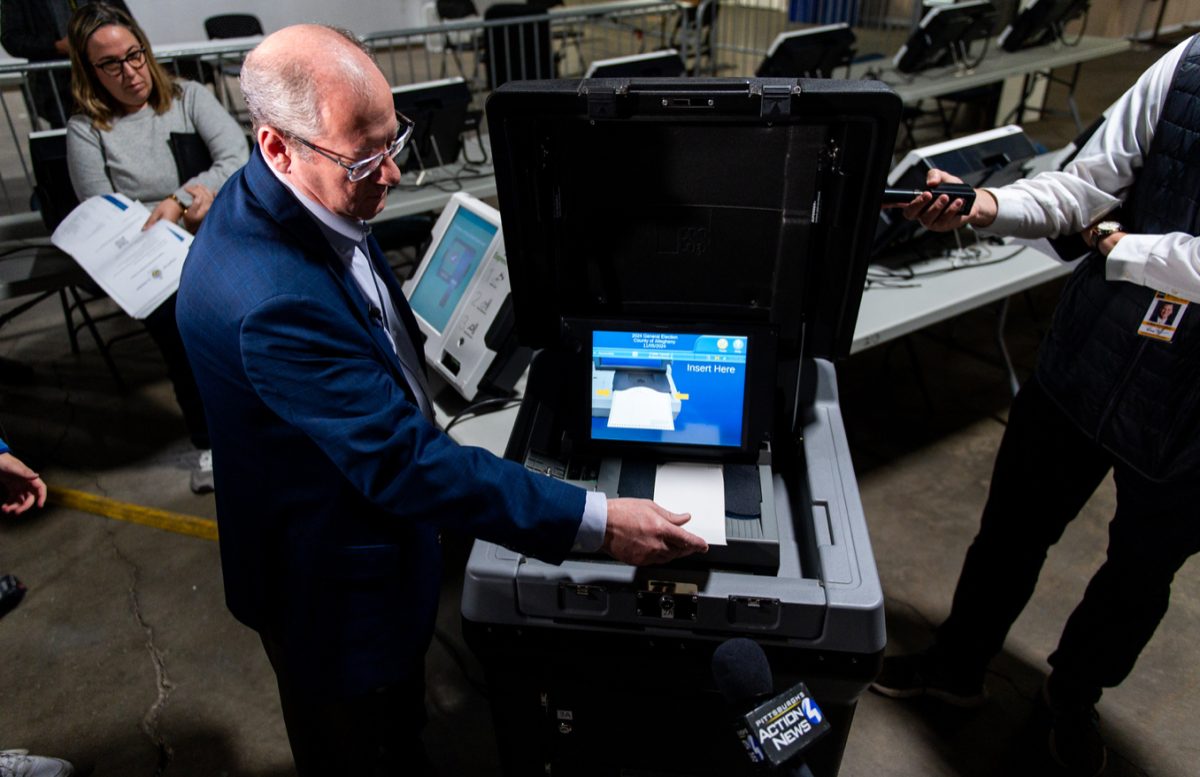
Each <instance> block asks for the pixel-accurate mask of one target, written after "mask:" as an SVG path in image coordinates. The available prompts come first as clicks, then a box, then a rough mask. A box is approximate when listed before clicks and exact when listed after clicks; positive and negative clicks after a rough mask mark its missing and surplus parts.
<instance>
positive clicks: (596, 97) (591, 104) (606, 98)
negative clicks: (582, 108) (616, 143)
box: [584, 86, 617, 120]
mask: <svg viewBox="0 0 1200 777" xmlns="http://www.w3.org/2000/svg"><path fill="white" fill-rule="evenodd" d="M584 92H585V94H586V95H587V115H588V118H589V119H593V120H594V119H612V118H615V117H616V115H617V92H616V90H615V89H597V88H595V87H592V86H588V87H585V88H584Z"/></svg>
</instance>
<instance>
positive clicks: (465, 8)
mask: <svg viewBox="0 0 1200 777" xmlns="http://www.w3.org/2000/svg"><path fill="white" fill-rule="evenodd" d="M437 14H438V18H439V19H441V20H442V21H446V22H449V21H453V20H455V19H465V18H466V17H468V16H478V15H479V11H477V10H475V3H473V2H472V1H471V0H437Z"/></svg>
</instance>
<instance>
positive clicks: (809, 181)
mask: <svg viewBox="0 0 1200 777" xmlns="http://www.w3.org/2000/svg"><path fill="white" fill-rule="evenodd" d="M900 108H901V102H900V99H899V98H898V97H897V96H896V94H895V93H894V92H892V91H891V89H890V88H888V87H887V86H886V85H884V84H882V83H879V82H877V81H862V82H858V81H832V80H804V79H801V80H796V79H745V78H740V79H670V80H667V79H662V80H645V81H638V80H634V81H630V80H627V79H593V80H587V81H577V80H576V81H537V82H510V83H507V84H504V86H503V87H501V88H500V89H498V90H497V91H495V92H494V93H493V94H492V96H491V98H490V99H489V100H488V103H487V115H488V127H489V132H490V134H491V142H492V152H493V159H494V162H495V169H496V184H497V189H498V193H499V200H500V213H501V218H502V221H503V225H504V238H505V248H506V252H507V255H508V263H509V268H510V273H511V280H512V291H513V303H514V311H515V314H516V319H517V326H518V337H519V339H520V340H521V342H522V344H524V345H528V346H530V347H533V348H543V347H548V346H553V345H555V344H556V343H557V342H558V338H559V336H560V331H561V330H562V327H563V323H564V321H566V320H569V319H622V320H627V321H647V322H656V323H671V322H689V323H692V324H697V323H709V322H711V323H728V324H737V323H745V324H751V325H760V326H769V327H770V328H771V329H772V330H774V332H775V333H776V335H777V336H778V342H779V349H780V353H779V355H780V356H781V357H784V356H788V355H798V354H800V353H801V350H803V353H804V354H806V355H810V356H819V357H824V358H836V357H840V356H844V355H845V354H847V353H848V352H849V349H850V342H851V339H852V337H853V333H854V325H855V320H856V318H857V316H858V307H859V302H860V301H861V297H862V289H863V281H864V278H865V275H866V269H867V262H868V252H869V249H870V245H871V238H872V236H873V234H874V231H875V226H876V222H877V221H878V213H879V205H880V198H881V194H882V190H883V187H884V181H885V177H886V175H887V172H888V168H889V166H890V163H891V153H892V148H893V145H894V142H895V135H896V127H897V123H898V121H899V116H900Z"/></svg>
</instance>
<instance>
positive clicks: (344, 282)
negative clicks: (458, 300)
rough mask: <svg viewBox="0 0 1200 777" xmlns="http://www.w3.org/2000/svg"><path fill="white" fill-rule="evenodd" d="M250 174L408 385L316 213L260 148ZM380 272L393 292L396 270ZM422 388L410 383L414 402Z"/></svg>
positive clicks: (258, 192) (273, 213) (267, 205)
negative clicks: (273, 168) (282, 179)
mask: <svg viewBox="0 0 1200 777" xmlns="http://www.w3.org/2000/svg"><path fill="white" fill-rule="evenodd" d="M246 176H247V178H248V180H249V183H250V186H251V190H252V191H253V192H254V194H255V196H256V197H257V198H258V200H259V202H260V203H261V204H262V206H263V208H264V209H265V211H266V212H267V213H268V214H269V215H270V217H271V218H272V219H274V220H275V221H276V222H277V223H278V224H279V226H280V228H281V229H282V230H283V232H284V234H287V235H290V236H292V237H293V238H295V241H296V242H297V243H299V244H300V245H301V246H303V249H302V253H303V255H304V256H305V257H306V258H307V257H312V258H313V260H314V261H320V262H322V263H323V264H324V265H325V268H326V269H327V270H328V272H329V274H330V275H332V276H333V278H334V280H335V281H336V282H337V285H338V286H339V287H340V289H341V292H342V295H343V299H344V302H345V303H346V307H347V309H348V310H349V311H350V313H351V315H353V316H354V319H355V321H356V322H357V323H358V324H359V325H360V326H361V327H362V328H363V330H364V331H365V332H366V333H367V336H368V337H370V338H371V340H372V341H373V342H374V343H375V347H376V349H378V351H379V352H380V355H381V356H382V358H383V360H384V363H385V364H387V365H388V367H389V369H390V370H391V371H392V373H393V375H394V377H395V378H396V379H397V380H399V381H400V383H401V385H405V386H407V385H408V380H407V379H406V378H405V376H404V371H403V369H401V365H400V360H399V358H398V357H397V355H396V352H395V351H394V350H393V349H392V344H391V341H389V340H388V337H387V334H385V333H384V331H383V327H382V326H378V325H376V324H373V323H372V322H371V316H370V309H371V305H370V302H369V301H368V300H367V299H366V298H364V297H363V295H362V292H361V291H360V290H359V288H358V284H357V283H355V282H354V277H353V276H352V275H351V274H350V268H349V267H347V266H346V264H345V263H344V262H342V260H341V259H340V258H339V257H338V255H337V252H335V251H334V250H333V246H331V245H329V241H328V240H327V239H326V238H325V235H324V233H323V232H321V228H320V227H318V226H317V223H316V222H315V221H314V220H313V217H312V216H311V215H309V213H308V211H307V210H305V209H304V206H303V205H301V204H300V201H299V200H297V199H296V198H295V197H294V196H293V195H292V193H291V192H290V191H288V189H287V187H286V186H284V185H283V184H282V183H280V182H279V179H277V178H276V177H275V175H274V174H273V173H272V172H271V171H270V170H269V169H268V168H267V163H266V161H265V160H264V159H263V158H262V154H261V153H260V152H259V151H258V150H257V149H255V150H254V151H252V152H251V153H250V161H249V162H248V163H247V165H246ZM370 245H371V254H372V256H371V261H372V262H375V267H376V270H377V271H378V268H379V262H378V261H376V258H375V254H377V253H378V252H379V249H378V246H377V244H376V243H375V239H374V238H371V239H370ZM379 275H380V277H382V278H383V280H384V283H385V284H388V283H389V281H390V285H389V286H388V290H389V292H390V291H391V289H392V287H394V286H396V284H395V281H394V279H393V277H392V274H391V273H390V272H387V273H379ZM392 300H393V304H394V305H396V307H397V309H399V308H400V307H401V302H402V301H403V300H404V295H403V293H402V294H400V296H399V297H398V298H397V297H396V295H395V294H394V293H393V294H392ZM403 307H404V311H403V312H402V313H401V314H400V315H401V316H402V317H403V316H407V319H406V320H405V325H406V326H407V325H408V320H409V319H412V318H413V317H412V312H411V311H410V310H409V309H408V305H407V304H404V305H403ZM413 324H414V326H415V324H416V321H415V320H413ZM410 331H411V330H410ZM417 364H418V365H419V366H418V369H413V368H412V367H410V368H409V369H410V370H413V372H414V374H416V375H417V376H418V378H420V377H423V370H424V361H423V360H420V359H418V361H417ZM418 370H420V371H418ZM422 388H424V387H416V386H408V389H409V393H410V394H412V395H413V400H414V402H415V400H416V392H417V391H418V390H420V389H422ZM427 395H428V392H427ZM417 404H419V403H417Z"/></svg>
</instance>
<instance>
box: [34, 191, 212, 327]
mask: <svg viewBox="0 0 1200 777" xmlns="http://www.w3.org/2000/svg"><path fill="white" fill-rule="evenodd" d="M148 218H150V211H148V210H146V206H144V205H142V204H141V203H140V202H134V201H133V200H131V199H129V198H128V197H126V196H125V195H123V194H100V195H97V196H95V197H91V198H89V199H88V200H87V201H85V202H83V203H81V204H80V205H79V207H77V208H76V209H75V210H73V211H71V212H70V214H68V215H67V217H66V218H65V219H63V221H62V223H61V224H59V225H58V229H56V230H54V234H53V235H51V236H50V242H51V243H53V244H54V245H56V246H58V247H59V248H60V249H62V250H63V251H65V252H66V253H68V254H70V255H71V256H72V257H73V258H74V259H75V261H77V262H79V265H80V266H81V267H82V268H83V269H84V270H86V271H87V274H88V275H90V276H91V277H92V280H94V281H95V282H96V283H97V285H99V286H100V288H102V289H104V292H105V293H106V294H108V296H110V297H112V298H113V301H114V302H116V303H117V304H118V305H120V306H121V309H122V310H124V311H125V312H126V313H128V314H129V315H130V316H133V317H134V318H145V317H146V316H148V315H150V314H151V313H152V312H154V309H155V308H157V307H158V306H159V305H161V304H162V303H163V302H164V301H165V300H166V299H167V298H168V297H170V296H171V295H172V294H174V293H175V290H176V289H178V288H179V273H180V272H181V271H182V270H183V260H184V259H185V258H186V257H187V252H188V249H189V248H190V247H191V245H192V236H191V234H190V233H188V231H187V230H185V229H183V228H182V227H180V226H178V225H176V224H170V223H168V222H166V221H159V222H157V223H155V225H154V226H152V227H151V228H150V229H148V230H146V231H145V232H143V231H142V225H143V224H145V223H146V219H148Z"/></svg>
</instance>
